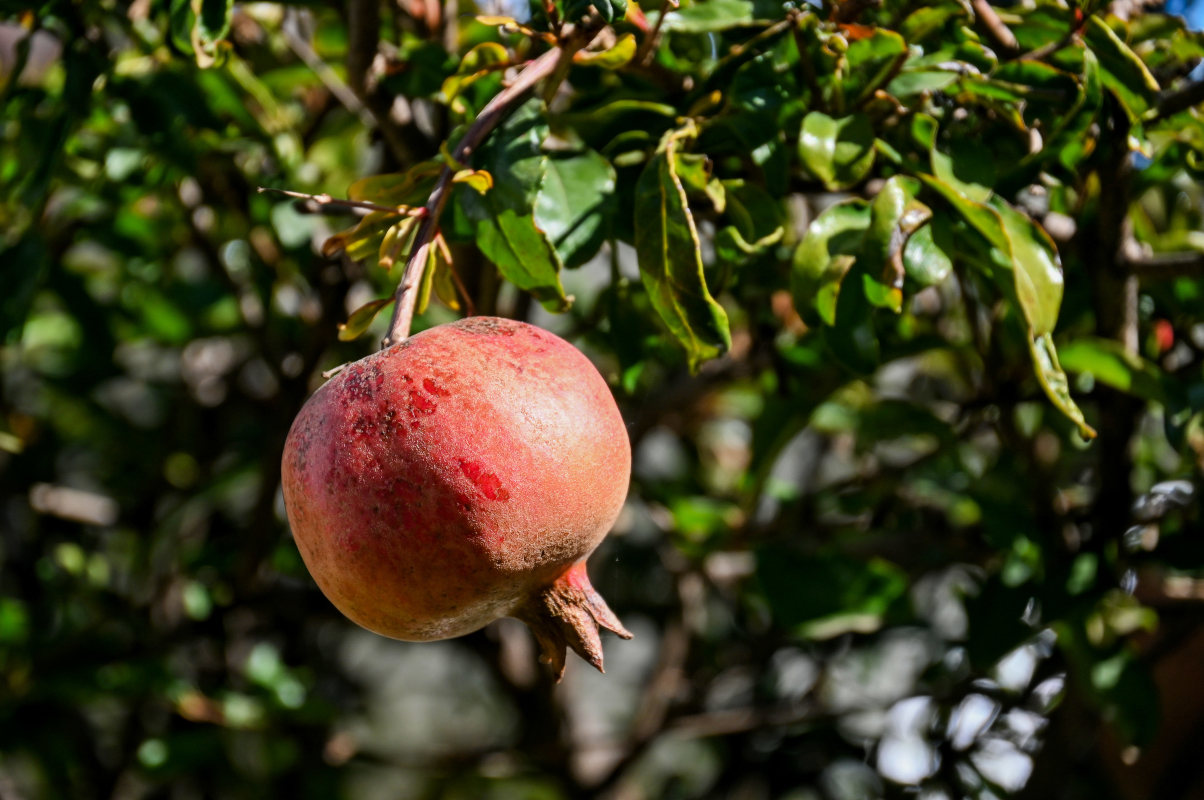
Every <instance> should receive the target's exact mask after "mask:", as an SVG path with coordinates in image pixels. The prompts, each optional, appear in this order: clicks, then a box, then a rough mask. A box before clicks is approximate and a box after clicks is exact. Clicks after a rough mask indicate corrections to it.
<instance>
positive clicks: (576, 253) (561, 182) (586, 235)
mask: <svg viewBox="0 0 1204 800" xmlns="http://www.w3.org/2000/svg"><path fill="white" fill-rule="evenodd" d="M614 191H615V171H614V167H612V166H611V165H610V162H609V161H607V160H606V159H605V158H603V157H602V156H601V155H599V154H598V153H597V152H596V151H594V150H585V151H584V152H581V153H577V154H574V155H571V156H560V155H556V154H553V155H550V156H549V157H548V159H547V168H546V171H545V172H544V176H543V182H542V183H540V185H539V194H538V195H537V196H536V198H535V224H536V225H538V226H539V227H540V228H541V229H542V230H543V232H544V235H546V236H547V237H548V239H549V240H550V241H551V242H552V245H553V246H554V247H555V248H556V252H557V253H558V254H559V255H560V260H561V261H562V262H564V264H565V265H566V266H570V267H575V266H579V265H581V264H584V263H585V262H586V261H588V260H589V259H590V258H591V257H593V255H594V254H595V253H597V252H598V248H599V247H600V246H601V244H602V240H603V239H604V237H605V235H606V227H607V220H608V218H609V216H610V214H611V209H612V206H613V202H612V199H613V195H614Z"/></svg>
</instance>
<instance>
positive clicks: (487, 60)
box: [443, 42, 510, 103]
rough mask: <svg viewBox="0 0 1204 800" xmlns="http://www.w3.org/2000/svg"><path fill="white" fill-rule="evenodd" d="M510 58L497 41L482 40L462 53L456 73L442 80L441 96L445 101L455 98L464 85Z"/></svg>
mask: <svg viewBox="0 0 1204 800" xmlns="http://www.w3.org/2000/svg"><path fill="white" fill-rule="evenodd" d="M509 60H510V56H509V54H508V53H507V52H506V48H505V47H502V46H501V45H500V44H498V43H497V42H483V43H481V44H479V45H477V46H476V47H474V48H472V49H471V50H469V51H468V52H467V53H465V54H464V58H463V59H461V61H460V66H459V68H457V69H456V74H454V75H452V76H450V77H449V78H448V79H447V80H445V81H444V82H443V96H444V97H446V98H447V102H449V103H450V102H452V101H453V100H455V99H456V95H458V94H459V93H460V92H461V91H463V90H464V87H465V86H468V85H469V84H470V83H473V82H474V81H478V80H480V79H481V78H483V77H485V76H486V75H488V74H489V73H490V72H492V71H493V69H494V68H496V65H498V64H505V63H507V62H508V61H509Z"/></svg>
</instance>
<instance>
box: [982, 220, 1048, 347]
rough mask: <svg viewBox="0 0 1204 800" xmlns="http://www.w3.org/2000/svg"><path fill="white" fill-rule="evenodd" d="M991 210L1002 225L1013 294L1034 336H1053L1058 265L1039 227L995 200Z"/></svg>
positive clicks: (1045, 234)
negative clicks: (1011, 267)
mask: <svg viewBox="0 0 1204 800" xmlns="http://www.w3.org/2000/svg"><path fill="white" fill-rule="evenodd" d="M991 208H992V209H994V211H995V212H996V213H997V214H998V215H999V219H1000V221H1001V222H1002V223H1003V232H1004V234H1005V235H1006V236H1007V239H1008V244H1009V251H1010V253H1011V257H1012V264H1013V270H1014V273H1015V276H1016V295H1017V297H1019V299H1020V307H1021V308H1022V309H1024V316H1025V318H1026V319H1027V320H1028V324H1029V327H1030V328H1032V331H1033V333H1034V334H1035V335H1037V336H1044V335H1046V334H1049V333H1053V329H1054V326H1055V325H1056V324H1057V322H1058V309H1059V308H1060V307H1061V305H1062V264H1061V261H1060V259H1059V258H1058V251H1057V248H1056V247H1055V246H1054V243H1053V240H1052V239H1050V238H1049V234H1047V233H1046V232H1045V231H1044V230H1043V229H1042V228H1041V226H1039V225H1037V223H1035V222H1033V221H1032V220H1031V219H1029V218H1028V217H1027V216H1025V215H1024V214H1022V213H1020V212H1019V211H1017V210H1016V209H1014V208H1012V207H1011V206H1009V205H1008V204H1007V203H1005V202H1003V200H1001V199H999V198H993V199H992V202H991Z"/></svg>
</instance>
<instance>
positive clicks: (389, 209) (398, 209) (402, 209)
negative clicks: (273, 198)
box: [258, 186, 426, 217]
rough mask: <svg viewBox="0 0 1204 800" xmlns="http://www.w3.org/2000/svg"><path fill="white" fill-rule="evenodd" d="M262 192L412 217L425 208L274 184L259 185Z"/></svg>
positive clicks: (419, 213)
mask: <svg viewBox="0 0 1204 800" xmlns="http://www.w3.org/2000/svg"><path fill="white" fill-rule="evenodd" d="M258 191H259V193H260V194H263V193H264V192H275V193H276V194H282V195H285V196H286V197H295V198H297V199H298V200H309V201H310V202H312V203H317V204H318V205H320V206H340V207H342V208H362V209H364V210H365V211H383V212H385V213H386V214H398V215H406V216H411V217H419V216H422V215H423V214H424V213H426V212H425V209H421V208H411V207H409V206H381V205H377V204H376V203H368V202H365V201H363V200H346V199H343V198H341V197H331V196H330V195H328V194H307V193H306V192H294V191H292V190H290V189H277V188H275V187H273V186H260V187H258Z"/></svg>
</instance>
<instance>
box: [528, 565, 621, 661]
mask: <svg viewBox="0 0 1204 800" xmlns="http://www.w3.org/2000/svg"><path fill="white" fill-rule="evenodd" d="M513 616H515V617H517V618H518V619H521V620H522V621H523V622H525V623H527V626H528V627H529V628H531V632H532V633H534V634H535V639H536V641H538V642H539V650H540V653H539V660H540V661H541V662H543V663H544V664H548V665H549V666H551V668H552V672H553V673H555V675H556V680H557V681H559V680H560V679H561V678H562V677H564V666H565V660H566V658H567V655H568V648H570V647H571V648H572V649H573V652H575V653H576V654H577V655H579V656H581V657H582V658H584V659H585V660H586V661H588V662H589V663H590V664H591V665H593V667H594V669H596V670H598V672H605V671H606V670H604V669H602V639H601V637H600V636H599V634H598V628H599V627H603V628H606V629H607V630H608V631H612V632H613V633H616V634H618V635H619V636H620V637H622V638H624V639H630V638H631V632H630V631H629V630H627V629H626V628H624V627H623V623H622V622H620V621H619V618H618V617H617V616H615V613H614V612H613V611H611V610H610V606H608V605H606V601H605V600H603V599H602V595H600V594H598V592H597V590H595V589H594V587H593V585H592V584H591V583H590V582H589V575H587V574H586V572H585V562H584V561H578V562H577V563H576V564H574V565H573V566H571V567H569V568H568V570H566V571H565V572H564V573H563V574H562V575H561V576H560V577H559V578H557V579H556V580H555V581H554V582H553V583H552V584H551V585H550V586H547V587H546V588H544V589H543V590H541V591H540V592H539V593H537V594H536V595H535V596H534V597H532V598H531V600H530V601H528V602H527V604H526V605H524V606H522V607H521V608H519V609H518V610H516V611H515V612H514V614H513Z"/></svg>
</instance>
